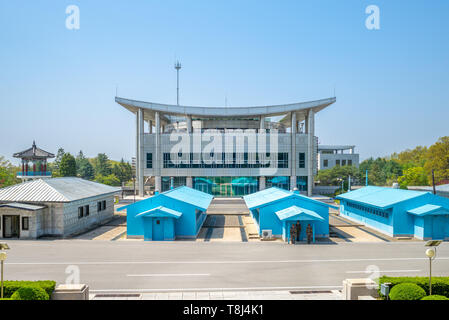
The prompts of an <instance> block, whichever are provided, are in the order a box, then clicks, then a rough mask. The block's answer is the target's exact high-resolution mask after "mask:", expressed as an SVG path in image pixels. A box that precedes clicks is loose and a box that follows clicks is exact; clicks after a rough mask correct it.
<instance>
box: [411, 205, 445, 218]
mask: <svg viewBox="0 0 449 320" xmlns="http://www.w3.org/2000/svg"><path fill="white" fill-rule="evenodd" d="M407 212H408V213H411V214H414V215H417V216H424V215H428V214H429V215H438V214H449V210H448V209H446V208H444V207H442V206H437V205H434V204H426V205H423V206H420V207H417V208H414V209H411V210H408V211H407Z"/></svg>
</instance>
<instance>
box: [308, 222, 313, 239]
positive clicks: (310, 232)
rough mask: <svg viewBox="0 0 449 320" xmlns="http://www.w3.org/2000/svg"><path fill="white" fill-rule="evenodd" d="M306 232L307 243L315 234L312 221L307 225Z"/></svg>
mask: <svg viewBox="0 0 449 320" xmlns="http://www.w3.org/2000/svg"><path fill="white" fill-rule="evenodd" d="M306 233H307V243H308V244H310V242H311V241H312V236H313V231H312V226H311V225H310V223H309V224H308V225H307V229H306Z"/></svg>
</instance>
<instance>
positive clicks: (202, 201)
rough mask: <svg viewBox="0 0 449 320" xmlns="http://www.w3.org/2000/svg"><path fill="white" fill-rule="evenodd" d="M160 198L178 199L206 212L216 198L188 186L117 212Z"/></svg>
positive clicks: (133, 204)
mask: <svg viewBox="0 0 449 320" xmlns="http://www.w3.org/2000/svg"><path fill="white" fill-rule="evenodd" d="M158 197H168V198H171V199H176V200H178V201H182V202H185V203H188V204H190V205H192V206H194V207H197V208H200V209H202V210H204V211H205V210H207V208H208V207H209V205H210V203H211V201H212V199H213V198H214V196H212V195H210V194H208V193H205V192H202V191H198V190H196V189H192V188H189V187H186V186H181V187H178V188H176V189H172V190H168V191H165V192H162V193H159V194H157V195H155V196H153V197H151V198H147V199H143V200H140V201H138V202H135V203H131V204H128V205H126V206H123V207H120V208H118V209H117V211H122V210H125V209H128V208H130V207H133V206H135V205H136V204H138V203H141V202H142V201H147V200H149V199H155V198H158Z"/></svg>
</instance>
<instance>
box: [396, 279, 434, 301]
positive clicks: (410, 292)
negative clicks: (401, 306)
mask: <svg viewBox="0 0 449 320" xmlns="http://www.w3.org/2000/svg"><path fill="white" fill-rule="evenodd" d="M425 296H426V292H425V291H424V289H423V288H421V287H420V286H418V285H417V284H414V283H401V284H398V285H396V286H394V287H393V289H391V291H390V299H391V300H421V299H422V298H424V297H425Z"/></svg>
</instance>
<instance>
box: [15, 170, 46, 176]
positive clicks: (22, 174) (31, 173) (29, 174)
mask: <svg viewBox="0 0 449 320" xmlns="http://www.w3.org/2000/svg"><path fill="white" fill-rule="evenodd" d="M17 177H51V172H50V171H28V172H17Z"/></svg>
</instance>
